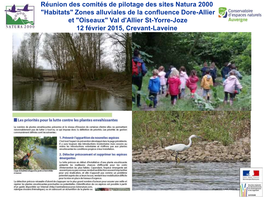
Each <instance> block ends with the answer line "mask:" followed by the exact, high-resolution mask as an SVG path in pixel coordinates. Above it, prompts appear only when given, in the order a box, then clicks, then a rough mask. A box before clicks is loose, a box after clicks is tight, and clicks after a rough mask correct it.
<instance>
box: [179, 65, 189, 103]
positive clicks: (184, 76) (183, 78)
mask: <svg viewBox="0 0 264 198" xmlns="http://www.w3.org/2000/svg"><path fill="white" fill-rule="evenodd" d="M187 80H188V75H187V74H186V69H185V67H184V66H181V67H180V81H181V93H180V94H179V99H181V98H184V95H185V86H186V81H187Z"/></svg>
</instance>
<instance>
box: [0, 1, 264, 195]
mask: <svg viewBox="0 0 264 198" xmlns="http://www.w3.org/2000/svg"><path fill="white" fill-rule="evenodd" d="M40 2H41V1H39V0H35V1H33V0H27V1H24V2H23V1H21V0H20V1H18V0H13V1H7V0H2V1H1V6H0V10H1V11H0V13H1V17H0V20H1V22H0V26H1V43H0V44H1V53H0V54H1V77H0V79H1V84H0V85H1V103H0V104H1V129H0V131H1V133H2V139H1V163H0V164H1V172H2V174H1V186H0V188H1V197H2V195H3V197H6V196H8V197H14V196H20V197H21V196H23V197H24V196H31V197H34V196H37V197H48V196H52V197H55V196H60V197H61V196H63V197H73V196H85V197H88V196H98V197H103V196H105V194H104V193H99V192H59V191H58V192H41V193H40V192H34V191H30V192H14V191H13V154H12V153H13V133H12V126H13V118H12V33H13V32H29V31H34V32H75V31H77V29H76V26H77V24H69V23H68V18H72V17H73V15H72V16H70V17H69V16H60V15H56V16H53V15H49V16H45V15H43V13H42V12H41V11H40V10H41V8H40ZM53 2H54V3H55V2H57V0H56V1H53ZM60 2H67V3H70V2H71V1H66V0H64V1H60ZM75 2H81V1H75ZM84 2H91V1H84ZM93 2H95V1H93ZM105 2H110V1H105ZM128 2H130V1H128ZM134 2H136V1H134ZM138 2H145V1H138ZM146 2H147V1H146ZM153 2H154V0H153ZM155 2H157V3H158V2H162V0H161V1H155ZM167 2H173V3H174V1H167ZM181 2H184V1H181ZM185 2H196V3H197V2H198V1H185ZM27 3H28V4H29V5H35V9H36V11H35V18H36V27H35V29H34V30H28V29H25V30H22V29H7V28H6V25H5V24H6V23H5V14H6V13H5V11H4V10H5V6H6V5H13V4H17V5H21V4H27ZM49 3H52V1H49ZM213 3H214V6H213V8H209V9H210V10H215V11H216V12H215V13H216V14H215V15H213V16H210V15H207V16H198V15H196V16H179V17H180V18H187V19H188V23H187V24H180V25H177V27H178V31H179V32H252V113H251V115H252V118H251V134H252V135H251V167H263V164H264V163H263V161H264V158H263V149H264V146H263V145H264V144H263V139H264V138H263V133H264V132H263V101H264V96H263V92H264V90H263V83H264V82H263V79H264V70H263V67H264V65H263V62H264V61H263V57H264V48H263V47H264V33H263V24H264V23H263V22H264V20H263V17H264V13H263V9H264V6H263V1H253V0H251V1H230V0H228V1H226V0H222V1H216V0H215V1H213ZM219 7H227V8H228V9H229V8H232V9H252V10H253V11H254V13H261V14H262V17H261V18H249V20H248V22H243V23H240V22H228V21H227V20H228V19H219V18H218V16H217V15H218V8H219ZM54 9H56V8H54ZM155 9H158V8H155ZM155 9H154V10H155ZM178 9H184V8H178ZM188 9H190V8H188ZM141 10H143V11H144V9H141ZM190 10H192V9H190ZM194 10H196V11H198V8H194ZM176 17H177V16H176ZM165 18H169V17H165ZM173 18H174V17H173ZM85 25H86V24H85ZM164 25H165V24H164ZM124 27H125V25H124ZM121 114H122V113H121ZM125 123H127V124H128V125H131V120H127V121H124V124H125ZM130 137H132V134H131V135H130ZM36 178H37V175H36ZM130 179H132V178H130ZM108 193H110V194H108V196H110V197H114V196H115V197H124V196H129V197H132V196H133V197H135V196H140V197H141V196H142V197H143V196H145V197H147V196H148V197H150V196H154V197H165V196H167V197H168V196H173V197H194V196H195V197H197V196H202V197H210V198H211V197H212V196H214V197H238V196H239V191H165V192H164V191H159V192H157V191H135V192H108Z"/></svg>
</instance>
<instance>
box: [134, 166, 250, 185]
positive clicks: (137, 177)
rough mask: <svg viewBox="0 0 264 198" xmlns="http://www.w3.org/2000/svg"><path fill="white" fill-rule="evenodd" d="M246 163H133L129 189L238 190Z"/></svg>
mask: <svg viewBox="0 0 264 198" xmlns="http://www.w3.org/2000/svg"><path fill="white" fill-rule="evenodd" d="M246 167H250V163H246V162H243V163H242V162H241V163H180V164H179V165H177V166H176V165H175V162H170V163H160V162H156V163H133V177H132V178H133V179H132V181H133V182H132V184H133V190H239V168H246Z"/></svg>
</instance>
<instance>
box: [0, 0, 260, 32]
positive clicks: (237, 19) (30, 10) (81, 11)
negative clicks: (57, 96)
mask: <svg viewBox="0 0 264 198" xmlns="http://www.w3.org/2000/svg"><path fill="white" fill-rule="evenodd" d="M3 9H4V12H5V13H6V23H5V25H6V28H7V29H13V30H14V29H15V30H17V31H47V28H48V29H49V30H52V31H54V32H59V31H60V32H64V31H67V32H168V31H169V32H177V31H178V32H184V31H195V30H194V27H195V28H196V27H197V26H199V27H200V28H199V29H200V30H199V31H230V28H238V29H237V30H236V31H250V28H251V27H252V25H253V24H256V23H260V20H261V19H262V17H263V11H262V9H261V5H260V2H259V5H258V3H255V4H253V3H252V4H248V3H247V2H241V1H232V2H231V1H221V2H219V1H172V0H167V1H154V0H153V1H143V2H142V1H138V0H135V1H122V0H118V1H107V0H104V1H89V2H87V1H29V2H28V1H27V2H24V3H23V2H21V1H19V3H18V2H17V1H14V2H10V3H8V4H6V5H4V8H3ZM212 28H213V30H212Z"/></svg>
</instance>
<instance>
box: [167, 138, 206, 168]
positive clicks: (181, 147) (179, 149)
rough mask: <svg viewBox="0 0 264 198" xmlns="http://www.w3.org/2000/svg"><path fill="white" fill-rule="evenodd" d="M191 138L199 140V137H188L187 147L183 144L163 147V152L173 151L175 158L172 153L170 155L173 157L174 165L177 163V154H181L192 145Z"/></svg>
mask: <svg viewBox="0 0 264 198" xmlns="http://www.w3.org/2000/svg"><path fill="white" fill-rule="evenodd" d="M192 138H201V137H199V136H197V135H191V136H190V137H189V144H188V145H185V144H174V145H171V146H167V147H165V150H171V151H175V153H176V156H173V153H172V154H171V155H172V156H173V157H175V161H176V164H177V163H178V152H182V151H185V150H187V149H188V148H190V147H191V145H192Z"/></svg>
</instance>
